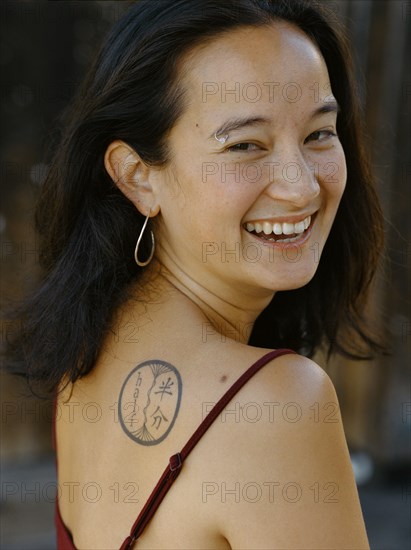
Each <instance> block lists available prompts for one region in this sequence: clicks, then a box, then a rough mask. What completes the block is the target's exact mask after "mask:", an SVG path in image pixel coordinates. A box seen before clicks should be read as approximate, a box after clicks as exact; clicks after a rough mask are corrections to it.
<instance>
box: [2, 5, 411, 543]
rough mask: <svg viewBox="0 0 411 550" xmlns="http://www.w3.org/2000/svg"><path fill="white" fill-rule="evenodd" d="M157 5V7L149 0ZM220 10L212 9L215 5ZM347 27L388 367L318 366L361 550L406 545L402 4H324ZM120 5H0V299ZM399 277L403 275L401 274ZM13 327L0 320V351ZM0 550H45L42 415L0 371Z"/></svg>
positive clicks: (408, 385)
mask: <svg viewBox="0 0 411 550" xmlns="http://www.w3.org/2000/svg"><path fill="white" fill-rule="evenodd" d="M153 1H161V0H153ZM222 1H224V0H222ZM326 3H327V5H330V6H331V7H332V8H333V10H334V11H335V13H336V17H338V18H340V19H341V20H342V21H343V22H344V24H345V25H346V27H347V29H348V31H349V35H350V38H351V42H352V45H353V50H354V54H355V62H356V70H357V77H358V82H359V87H360V94H361V98H362V103H363V108H364V113H365V117H366V121H367V128H368V135H369V147H370V150H371V153H372V161H373V166H374V170H375V173H376V175H377V179H378V190H379V193H380V196H381V198H382V202H383V208H384V212H385V216H386V227H385V232H386V240H387V243H386V261H385V265H384V268H383V270H381V272H380V274H379V277H378V280H377V283H376V285H375V288H374V290H373V295H372V300H371V303H370V311H371V312H372V315H373V316H374V317H375V319H376V320H377V322H378V324H379V326H380V329H381V331H382V332H383V333H385V334H387V335H388V339H389V342H390V344H391V346H392V350H393V352H392V354H391V356H389V357H379V358H378V359H376V360H374V361H371V362H370V361H367V362H365V361H364V362H359V361H347V360H346V359H334V360H332V361H331V362H330V363H329V364H326V362H325V360H324V359H323V358H320V359H319V362H320V364H322V365H323V366H324V368H326V370H327V372H329V374H330V375H331V377H332V379H333V381H334V384H335V386H336V389H337V393H338V397H339V400H340V404H341V408H342V414H343V420H344V426H345V431H346V435H347V440H348V443H349V447H350V452H351V456H352V463H353V467H354V472H355V475H356V480H357V484H358V487H359V492H360V498H361V503H362V507H363V512H364V517H365V522H366V526H367V530H368V535H369V539H370V544H371V548H372V549H373V550H405V549H408V548H410V543H411V536H410V517H411V516H410V508H411V477H410V453H411V376H410V363H411V361H410V359H411V352H410V342H411V316H410V283H409V281H410V277H409V267H410V263H411V240H410V221H409V220H410V205H411V196H410V195H411V185H410V184H411V162H410V143H409V128H410V113H411V76H410V72H409V49H408V55H407V50H406V47H407V46H409V29H410V27H411V26H410V21H411V2H403V1H400V0H373V1H370V0H341V1H326ZM128 4H129V3H128V2H121V1H118V2H110V1H107V2H102V1H72V2H69V1H66V2H63V1H59V2H38V1H18V0H13V1H3V2H1V3H0V13H1V37H2V38H1V47H0V66H1V73H2V75H3V76H2V83H1V84H0V93H1V128H2V142H1V148H0V155H1V158H0V170H1V204H0V238H1V256H0V269H1V301H2V304H4V303H5V301H6V300H7V301H10V300H17V299H18V298H19V297H21V295H22V293H24V292H25V291H26V290H28V289H30V288H31V287H32V285H33V282H34V281H35V279H36V274H37V272H38V271H37V270H38V247H37V243H36V237H35V234H34V232H33V229H32V217H33V209H34V203H35V200H36V196H37V192H38V188H39V185H40V184H41V182H42V180H43V178H44V175H45V173H46V171H47V161H46V151H47V148H48V146H49V145H50V143H53V140H54V139H55V137H56V135H57V132H56V127H57V125H56V117H57V116H58V114H59V113H60V112H61V110H62V108H64V106H65V105H66V104H67V102H68V101H69V100H70V98H71V96H72V95H73V93H74V91H75V89H76V88H77V86H78V84H79V83H80V81H81V80H82V77H83V75H84V74H85V72H86V70H87V67H88V65H89V63H90V62H91V60H92V59H93V56H94V55H95V53H96V50H97V48H98V45H99V43H100V41H101V39H102V37H103V36H104V35H105V33H106V32H107V30H108V29H109V28H110V26H111V25H112V23H113V22H115V21H116V20H117V19H118V18H119V17H121V15H122V13H123V12H124V11H125V9H126V8H127V6H128ZM407 275H408V277H407ZM17 330H19V327H18V326H16V325H15V324H13V323H10V322H7V321H4V320H3V321H2V322H1V342H3V343H4V342H5V341H7V339H8V338H10V335H11V334H12V333H13V332H14V331H17ZM0 382H1V390H0V391H1V415H2V416H1V450H0V459H1V480H0V481H1V498H0V547H1V548H3V549H7V550H23V549H30V550H37V549H38V550H48V549H53V548H55V535H54V524H53V514H54V493H55V487H56V485H55V468H54V456H53V451H52V445H51V437H50V436H51V407H50V404H49V403H48V402H46V401H41V400H38V399H35V398H33V397H29V396H28V392H27V388H26V387H25V385H24V384H23V383H22V382H21V381H20V380H19V379H17V378H14V377H11V376H9V375H6V374H4V373H0Z"/></svg>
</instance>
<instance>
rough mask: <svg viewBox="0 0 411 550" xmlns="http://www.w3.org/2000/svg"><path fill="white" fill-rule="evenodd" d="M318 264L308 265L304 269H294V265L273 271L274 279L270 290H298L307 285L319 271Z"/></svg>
mask: <svg viewBox="0 0 411 550" xmlns="http://www.w3.org/2000/svg"><path fill="white" fill-rule="evenodd" d="M317 267H318V265H317V264H316V265H311V266H307V267H306V268H304V269H298V270H293V269H292V267H291V268H288V269H284V270H282V272H281V273H279V272H278V271H277V272H276V273H273V277H272V280H271V282H270V290H274V291H284V290H296V289H297V288H301V287H303V286H305V285H307V284H308V283H309V282H310V281H311V280H312V278H313V277H314V275H315V273H316V271H317Z"/></svg>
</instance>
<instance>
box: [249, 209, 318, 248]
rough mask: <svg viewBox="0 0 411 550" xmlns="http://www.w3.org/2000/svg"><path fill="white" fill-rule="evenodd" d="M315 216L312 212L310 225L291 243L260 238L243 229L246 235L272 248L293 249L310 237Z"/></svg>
mask: <svg viewBox="0 0 411 550" xmlns="http://www.w3.org/2000/svg"><path fill="white" fill-rule="evenodd" d="M316 217H317V214H314V215H313V216H312V217H311V223H310V226H309V227H308V229H306V230H305V231H304V233H301V238H299V239H297V240H295V241H293V242H291V243H282V242H281V241H268V240H266V239H261V238H260V237H257V235H254V234H253V233H249V232H248V231H247V230H246V229H244V231H246V232H247V233H248V235H250V236H251V237H254V239H256V240H257V241H259V242H260V243H262V244H263V245H264V246H269V247H272V248H280V249H283V250H284V249H287V248H293V249H295V247H296V246H301V245H303V244H304V243H305V242H306V241H307V240H308V239H309V238H310V235H311V232H312V229H313V226H314V222H315V218H316Z"/></svg>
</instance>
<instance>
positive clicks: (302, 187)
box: [265, 150, 320, 208]
mask: <svg viewBox="0 0 411 550" xmlns="http://www.w3.org/2000/svg"><path fill="white" fill-rule="evenodd" d="M268 164H269V166H268V168H269V171H270V174H269V184H268V185H267V187H266V189H265V193H267V195H269V196H270V197H271V198H273V199H275V200H277V201H284V202H288V203H293V204H295V206H297V207H298V208H303V207H304V206H307V205H309V204H310V203H312V202H313V201H314V199H315V198H316V197H317V196H318V195H319V193H320V185H319V183H318V180H317V176H316V173H315V167H314V166H310V164H309V163H308V162H307V160H306V158H305V157H304V156H303V154H302V153H301V151H300V150H294V151H293V152H292V153H290V151H289V150H288V153H287V152H285V151H284V152H283V154H277V155H276V156H275V158H274V159H273V160H272V161H270V162H269V163H268Z"/></svg>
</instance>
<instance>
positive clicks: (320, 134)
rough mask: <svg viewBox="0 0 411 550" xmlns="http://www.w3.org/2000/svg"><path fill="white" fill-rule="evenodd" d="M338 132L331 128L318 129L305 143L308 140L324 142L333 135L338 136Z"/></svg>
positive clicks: (305, 141)
mask: <svg viewBox="0 0 411 550" xmlns="http://www.w3.org/2000/svg"><path fill="white" fill-rule="evenodd" d="M336 136H337V134H336V133H335V132H332V131H331V130H317V131H316V132H313V133H312V134H310V135H309V136H308V137H307V138H306V139H305V140H304V143H307V142H308V141H314V142H320V143H321V142H323V141H326V140H328V139H330V138H332V137H336Z"/></svg>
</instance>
